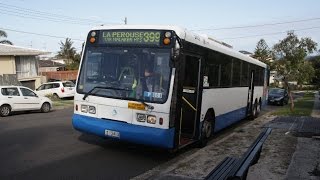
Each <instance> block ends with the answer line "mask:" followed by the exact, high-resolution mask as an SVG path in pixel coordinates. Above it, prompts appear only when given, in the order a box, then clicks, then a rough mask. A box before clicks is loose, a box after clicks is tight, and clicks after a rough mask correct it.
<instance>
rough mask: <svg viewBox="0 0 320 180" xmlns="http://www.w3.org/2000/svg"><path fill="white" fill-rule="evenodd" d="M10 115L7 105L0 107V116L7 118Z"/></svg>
mask: <svg viewBox="0 0 320 180" xmlns="http://www.w3.org/2000/svg"><path fill="white" fill-rule="evenodd" d="M10 113H11V107H10V106H9V105H6V104H5V105H2V106H1V107H0V116H2V117H6V116H9V115H10Z"/></svg>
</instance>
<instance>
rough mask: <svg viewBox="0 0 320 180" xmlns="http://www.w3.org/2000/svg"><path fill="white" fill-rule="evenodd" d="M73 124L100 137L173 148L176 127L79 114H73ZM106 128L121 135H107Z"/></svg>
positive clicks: (78, 128) (76, 127)
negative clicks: (140, 123) (166, 127)
mask: <svg viewBox="0 0 320 180" xmlns="http://www.w3.org/2000/svg"><path fill="white" fill-rule="evenodd" d="M72 124H73V127H74V128H75V129H76V130H78V131H81V132H84V133H89V134H94V135H97V136H100V137H105V138H115V139H120V140H124V141H129V142H133V143H137V144H145V145H151V146H156V147H162V148H168V149H170V148H173V145H174V144H173V142H174V128H171V129H159V128H152V127H145V126H139V125H133V124H128V123H124V122H119V121H113V120H107V119H99V118H94V117H88V116H83V115H79V114H74V115H73V117H72ZM106 130H110V131H116V132H118V133H119V134H120V135H119V137H109V136H106V135H105V131H106Z"/></svg>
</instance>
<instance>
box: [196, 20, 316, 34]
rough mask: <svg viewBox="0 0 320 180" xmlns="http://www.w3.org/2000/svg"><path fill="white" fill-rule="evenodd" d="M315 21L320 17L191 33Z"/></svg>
mask: <svg viewBox="0 0 320 180" xmlns="http://www.w3.org/2000/svg"><path fill="white" fill-rule="evenodd" d="M315 20H320V18H319V17H318V18H310V19H302V20H295V21H284V22H278V23H269V24H268V23H267V24H258V25H248V26H231V27H222V28H207V29H195V30H191V31H218V30H227V29H246V28H255V27H263V26H275V25H282V24H291V23H298V22H307V21H315Z"/></svg>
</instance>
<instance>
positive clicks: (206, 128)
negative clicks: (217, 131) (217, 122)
mask: <svg viewBox="0 0 320 180" xmlns="http://www.w3.org/2000/svg"><path fill="white" fill-rule="evenodd" d="M212 128H213V127H212V122H211V121H210V120H208V119H205V120H204V121H203V124H202V128H201V139H200V143H199V147H205V146H206V145H207V143H208V140H209V138H210V137H211V134H212Z"/></svg>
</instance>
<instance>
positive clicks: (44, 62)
mask: <svg viewBox="0 0 320 180" xmlns="http://www.w3.org/2000/svg"><path fill="white" fill-rule="evenodd" d="M65 66H66V65H65V64H61V63H57V62H54V61H50V60H39V67H65Z"/></svg>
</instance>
